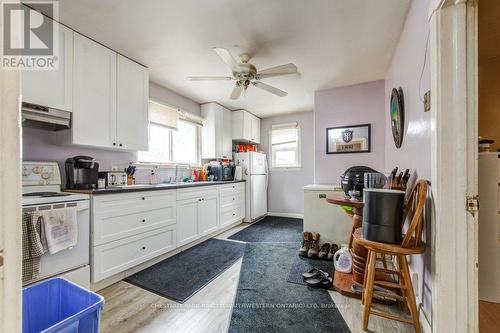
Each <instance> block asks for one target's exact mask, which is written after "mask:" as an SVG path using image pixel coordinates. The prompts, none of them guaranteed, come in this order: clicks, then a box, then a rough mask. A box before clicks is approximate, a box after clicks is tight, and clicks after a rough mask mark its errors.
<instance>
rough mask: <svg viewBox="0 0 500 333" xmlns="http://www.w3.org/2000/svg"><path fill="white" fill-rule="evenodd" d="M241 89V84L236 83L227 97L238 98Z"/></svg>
mask: <svg viewBox="0 0 500 333" xmlns="http://www.w3.org/2000/svg"><path fill="white" fill-rule="evenodd" d="M242 90H243V89H242V88H241V86H240V85H239V84H237V85H236V86H235V87H234V89H233V92H232V93H231V96H230V97H229V98H231V99H238V98H240V95H241V91H242Z"/></svg>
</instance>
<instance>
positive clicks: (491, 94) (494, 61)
mask: <svg viewBox="0 0 500 333" xmlns="http://www.w3.org/2000/svg"><path fill="white" fill-rule="evenodd" d="M499 41H500V2H499V1H498V0H481V1H479V6H478V57H477V58H478V83H479V86H478V98H479V100H478V115H479V117H478V118H479V131H478V132H479V140H480V141H479V143H480V145H479V146H480V147H479V150H480V152H479V159H478V168H479V179H478V180H479V198H480V202H481V210H480V214H479V223H478V226H479V238H478V240H479V242H478V243H479V252H478V258H479V286H478V287H479V332H480V333H489V332H497V331H498V327H500V278H499V276H500V213H499V212H500V197H499V192H500V191H499V184H500V158H499V157H500V153H499V151H500V130H499V125H500V43H499Z"/></svg>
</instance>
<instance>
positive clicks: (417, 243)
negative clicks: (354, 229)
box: [359, 180, 429, 333]
mask: <svg viewBox="0 0 500 333" xmlns="http://www.w3.org/2000/svg"><path fill="white" fill-rule="evenodd" d="M428 187H429V182H428V181H426V180H420V181H418V183H417V185H416V186H415V188H414V190H413V191H412V193H411V196H410V199H409V200H408V204H407V205H406V207H405V211H404V214H403V221H406V219H407V218H408V217H411V221H410V225H409V227H408V230H407V231H406V234H405V235H404V237H403V242H402V243H401V245H395V244H387V243H379V242H373V241H369V240H365V239H360V240H359V241H360V242H361V244H362V245H363V246H364V247H366V249H367V250H368V257H367V262H366V268H365V272H366V274H365V278H364V284H363V295H362V298H361V301H362V303H363V305H364V308H363V329H364V330H365V331H366V330H367V329H368V320H369V317H370V314H374V315H376V316H380V317H384V318H388V319H392V320H398V321H402V322H406V323H410V324H413V326H414V327H415V332H417V333H420V323H419V318H418V310H417V305H416V300H415V294H414V292H413V285H412V282H411V277H410V271H409V269H408V261H407V260H406V256H408V255H415V254H421V253H424V252H425V244H424V243H423V241H422V231H423V227H424V208H425V202H426V199H427V190H428ZM377 255H390V256H394V257H395V258H396V263H397V270H396V271H394V270H388V269H387V268H386V267H384V268H378V267H376V264H377ZM376 273H386V274H395V275H397V276H398V279H397V282H392V281H388V280H376V279H375V276H376V275H375V274H376ZM379 276H380V274H377V277H379ZM374 285H378V286H381V287H383V288H387V289H393V290H396V291H398V290H399V291H400V293H399V294H400V295H401V296H400V297H397V298H398V299H399V300H401V301H404V302H405V304H406V305H407V307H408V309H409V312H410V314H411V320H408V319H405V318H401V317H397V316H395V315H393V314H390V313H387V312H382V311H375V310H372V309H371V303H372V296H373V294H374V291H373V286H374ZM375 294H384V293H379V292H375Z"/></svg>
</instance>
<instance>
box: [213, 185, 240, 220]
mask: <svg viewBox="0 0 500 333" xmlns="http://www.w3.org/2000/svg"><path fill="white" fill-rule="evenodd" d="M219 195H220V199H219V200H220V227H221V228H223V227H226V226H228V225H231V224H233V223H236V222H238V221H241V220H242V219H243V218H245V183H234V184H227V185H221V186H220V189H219Z"/></svg>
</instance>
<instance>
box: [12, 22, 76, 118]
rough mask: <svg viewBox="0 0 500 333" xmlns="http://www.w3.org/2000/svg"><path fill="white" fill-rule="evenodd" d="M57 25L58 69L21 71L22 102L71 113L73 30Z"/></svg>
mask: <svg viewBox="0 0 500 333" xmlns="http://www.w3.org/2000/svg"><path fill="white" fill-rule="evenodd" d="M54 24H58V23H56V22H54ZM58 25H59V55H58V66H59V67H58V69H57V70H46V71H45V70H43V71H42V70H34V71H21V80H22V82H21V87H22V95H23V102H28V103H33V104H39V105H43V106H47V107H51V108H55V109H61V110H66V111H72V110H73V99H72V95H73V91H72V84H73V82H72V81H73V30H71V29H68V28H66V27H65V26H63V25H60V24H58Z"/></svg>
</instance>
